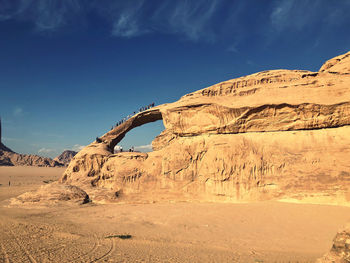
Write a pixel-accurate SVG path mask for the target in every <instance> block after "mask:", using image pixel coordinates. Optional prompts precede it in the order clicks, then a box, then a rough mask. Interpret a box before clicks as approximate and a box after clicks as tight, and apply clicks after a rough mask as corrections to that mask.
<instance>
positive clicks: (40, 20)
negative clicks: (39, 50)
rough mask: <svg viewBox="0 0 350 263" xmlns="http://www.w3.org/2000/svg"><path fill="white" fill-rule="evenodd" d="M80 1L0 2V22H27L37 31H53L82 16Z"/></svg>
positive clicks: (33, 0)
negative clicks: (14, 20) (11, 20)
mask: <svg viewBox="0 0 350 263" xmlns="http://www.w3.org/2000/svg"><path fill="white" fill-rule="evenodd" d="M82 11H83V8H82V1H81V0H64V1H61V0H0V21H1V20H9V19H16V20H19V21H29V22H31V23H33V24H34V26H35V29H36V30H38V31H42V32H43V31H45V32H49V31H55V30H57V29H59V28H61V27H63V26H65V25H68V24H70V25H71V24H72V22H73V21H74V22H75V21H76V19H77V18H78V17H80V16H81V15H82Z"/></svg>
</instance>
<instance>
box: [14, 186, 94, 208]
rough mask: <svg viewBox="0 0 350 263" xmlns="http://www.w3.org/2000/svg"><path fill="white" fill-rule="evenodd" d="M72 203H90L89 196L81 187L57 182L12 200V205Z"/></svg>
mask: <svg viewBox="0 0 350 263" xmlns="http://www.w3.org/2000/svg"><path fill="white" fill-rule="evenodd" d="M58 201H72V202H75V203H78V204H85V203H88V202H89V201H90V200H89V196H88V195H87V194H86V192H85V191H83V190H82V189H80V188H79V187H76V186H72V185H63V184H58V183H57V182H55V183H51V184H48V185H43V186H41V187H40V188H39V189H38V190H36V191H33V192H27V193H24V194H21V195H20V196H18V197H16V198H12V199H11V200H10V204H11V205H22V204H35V203H38V202H40V203H41V204H42V203H44V202H47V203H52V202H54V203H55V202H58Z"/></svg>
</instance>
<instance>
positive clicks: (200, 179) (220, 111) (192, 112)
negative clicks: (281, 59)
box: [60, 53, 350, 204]
mask: <svg viewBox="0 0 350 263" xmlns="http://www.w3.org/2000/svg"><path fill="white" fill-rule="evenodd" d="M349 67H350V53H347V54H345V55H342V56H339V57H337V58H335V60H329V61H328V62H327V63H326V64H325V65H324V66H322V67H321V70H320V71H319V72H310V71H305V70H270V71H264V72H260V73H256V74H252V75H249V76H245V77H241V78H238V79H233V80H228V81H224V82H221V83H218V84H216V85H213V86H211V87H208V88H205V89H202V90H199V91H196V92H193V93H190V94H187V95H185V96H183V97H182V98H181V99H180V100H179V101H177V102H174V103H169V104H163V105H160V106H157V107H154V108H152V109H149V110H146V111H143V112H140V113H138V114H136V115H135V116H133V117H131V118H130V119H129V120H128V121H126V122H124V123H123V124H122V125H119V126H118V127H116V128H114V129H113V130H111V131H109V132H107V133H106V134H105V135H103V136H102V137H101V138H100V140H99V142H97V141H95V142H93V143H91V144H90V145H88V146H86V147H85V148H84V149H83V150H81V151H80V152H79V153H78V154H77V155H76V156H75V157H74V158H73V160H72V161H71V162H70V164H69V166H68V168H67V169H66V171H65V173H64V175H63V177H62V178H61V180H60V182H61V183H66V184H72V185H77V186H79V187H81V188H82V189H84V190H85V191H87V193H88V194H89V196H90V197H91V198H92V199H93V200H94V199H95V200H96V199H101V195H102V194H101V193H103V198H108V199H114V200H122V199H123V200H140V201H155V200H162V199H166V200H168V199H173V200H193V199H198V200H208V201H230V202H245V201H255V200H268V199H274V200H288V201H293V202H313V203H333V204H335V203H336V204H348V203H349V200H350V192H349V185H350V170H349V166H348V156H350V137H349V136H348V134H349V132H350V126H349V125H350V86H349V85H350V74H347V73H348V72H347V69H348V68H349ZM160 119H162V120H163V123H164V126H165V130H164V131H163V132H162V133H161V134H160V135H159V136H157V137H156V138H155V140H154V141H153V143H152V146H153V150H154V151H153V152H150V153H117V154H114V153H113V149H114V146H115V145H116V144H118V143H119V142H120V141H121V140H122V139H123V137H124V136H125V134H126V133H127V132H128V131H129V130H131V129H133V128H135V127H137V126H140V125H143V124H145V123H149V122H152V121H156V120H160Z"/></svg>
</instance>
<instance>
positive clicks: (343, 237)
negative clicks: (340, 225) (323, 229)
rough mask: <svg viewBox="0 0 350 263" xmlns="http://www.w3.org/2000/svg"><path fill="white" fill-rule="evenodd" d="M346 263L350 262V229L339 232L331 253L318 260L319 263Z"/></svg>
mask: <svg viewBox="0 0 350 263" xmlns="http://www.w3.org/2000/svg"><path fill="white" fill-rule="evenodd" d="M328 262H329V263H330V262H332V263H346V262H350V227H349V226H348V227H346V228H344V229H343V230H341V231H339V232H338V233H337V235H336V236H335V237H334V239H333V245H332V248H331V250H330V251H329V253H327V254H326V255H324V256H323V257H322V258H320V259H318V260H317V263H328Z"/></svg>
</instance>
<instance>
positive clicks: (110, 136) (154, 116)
mask: <svg viewBox="0 0 350 263" xmlns="http://www.w3.org/2000/svg"><path fill="white" fill-rule="evenodd" d="M161 119H162V114H161V112H160V109H159V107H158V108H157V107H155V108H151V109H148V110H145V111H142V112H139V113H137V114H136V115H134V116H132V117H131V118H130V119H128V120H127V121H125V122H124V123H122V124H120V125H118V126H117V127H115V128H114V129H113V130H111V131H109V132H107V133H106V134H104V135H103V136H102V137H101V138H100V139H101V140H102V142H103V143H105V144H106V145H107V147H108V149H109V150H110V151H111V152H112V153H113V150H114V147H115V146H116V145H117V144H118V143H119V142H120V141H121V140H122V139H123V138H124V136H125V134H126V133H127V132H129V131H130V130H132V129H134V128H136V127H138V126H141V125H144V124H146V123H150V122H155V121H158V120H161Z"/></svg>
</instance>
